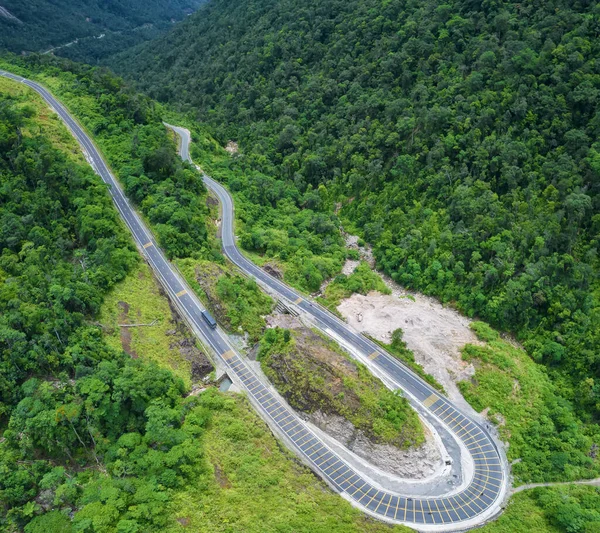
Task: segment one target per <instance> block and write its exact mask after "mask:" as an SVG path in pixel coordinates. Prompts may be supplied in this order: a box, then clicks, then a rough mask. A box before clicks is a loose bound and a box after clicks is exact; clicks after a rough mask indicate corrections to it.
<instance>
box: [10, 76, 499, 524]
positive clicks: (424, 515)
mask: <svg viewBox="0 0 600 533" xmlns="http://www.w3.org/2000/svg"><path fill="white" fill-rule="evenodd" d="M0 76H4V77H8V78H11V79H13V80H15V81H17V82H20V83H23V84H25V85H27V86H28V87H30V88H32V89H33V90H35V91H36V92H37V93H39V94H40V95H41V96H42V97H43V98H44V100H45V101H46V102H47V103H48V104H49V105H50V107H52V108H53V109H54V110H55V111H56V113H57V114H58V115H59V116H60V118H61V119H62V120H63V121H64V122H65V124H66V125H67V127H68V128H69V129H70V130H71V132H72V134H73V135H74V137H75V138H76V139H77V141H78V142H79V144H80V145H81V147H82V149H83V151H84V153H85V155H86V157H87V159H88V161H89V163H90V165H91V166H92V167H93V169H94V170H95V171H96V173H97V174H98V175H99V176H100V177H101V178H102V180H103V181H104V182H105V183H106V184H107V185H108V186H109V190H110V194H111V196H112V199H113V201H114V203H115V206H116V207H117V209H118V211H119V213H120V215H121V217H122V219H123V221H124V222H125V224H126V225H127V227H128V228H129V230H130V231H131V233H132V235H133V237H134V240H135V242H136V244H137V245H138V247H139V249H140V250H141V252H142V253H143V254H144V256H145V257H146V259H147V260H148V262H149V263H150V265H151V267H152V269H153V271H154V273H155V275H156V276H157V278H158V279H159V281H160V282H161V284H162V285H163V287H164V288H165V290H166V291H167V293H168V294H169V296H170V298H171V299H173V301H175V302H176V305H177V307H178V308H179V309H180V311H181V312H182V313H184V314H185V318H186V320H187V322H188V323H189V324H190V326H191V327H192V329H193V331H194V333H195V334H196V335H197V336H198V337H199V338H200V339H201V340H202V341H203V342H205V343H206V344H207V345H209V346H210V347H211V349H212V350H213V351H214V352H215V354H216V355H217V357H219V358H220V360H221V361H222V362H223V363H224V365H225V366H226V367H227V368H228V370H229V372H230V374H231V377H232V378H233V379H234V380H235V381H236V382H237V383H238V384H239V385H241V386H242V387H243V388H244V389H245V390H246V392H247V394H248V397H249V399H250V400H251V402H252V404H253V405H254V406H255V408H256V409H257V411H258V412H259V414H260V415H261V416H262V417H263V418H264V419H265V420H266V421H267V422H268V423H269V425H270V427H271V428H273V429H274V430H276V433H278V434H279V435H280V436H282V437H283V438H284V439H285V440H286V442H287V443H288V445H290V446H291V447H292V449H293V450H294V451H295V453H297V454H298V455H299V456H300V457H301V458H302V459H303V460H304V461H305V462H306V463H307V464H309V465H310V466H311V468H312V469H313V470H314V471H315V472H317V473H318V474H319V475H320V476H321V477H322V478H323V479H324V480H325V481H326V482H327V483H328V484H329V485H330V486H331V487H333V488H334V489H335V490H337V491H338V492H339V493H340V494H342V496H344V497H345V498H346V499H348V500H349V501H350V502H352V503H353V505H355V506H357V507H358V508H360V509H361V510H363V511H364V512H366V513H368V514H370V515H373V516H376V517H378V518H380V519H382V520H385V521H388V522H394V523H403V524H406V525H408V526H411V527H416V528H417V529H419V530H422V531H426V530H427V531H453V530H458V529H464V528H466V527H472V526H475V525H478V524H481V523H482V522H484V521H485V520H487V519H489V518H490V517H492V516H494V515H495V514H497V513H498V512H499V510H500V504H501V502H502V500H503V498H504V495H505V493H506V490H507V485H508V476H507V471H508V467H507V466H506V463H505V461H504V458H503V456H502V454H501V452H500V450H499V449H498V448H497V446H496V444H495V442H494V441H493V439H492V438H491V436H490V435H489V434H488V433H487V431H486V430H485V429H484V428H483V427H481V426H480V425H479V424H478V423H477V422H475V421H474V420H472V419H470V418H469V417H468V416H466V415H465V414H463V413H462V412H461V411H460V410H459V409H458V408H456V407H455V406H454V405H453V404H452V403H451V402H450V401H449V400H447V399H446V398H444V397H443V396H441V395H440V394H439V393H438V392H436V391H435V390H434V389H433V388H432V387H430V386H429V385H428V384H427V383H425V382H424V381H423V380H421V379H420V378H419V377H417V376H416V375H414V374H413V373H412V372H411V371H410V370H409V369H408V368H406V367H404V366H403V365H402V364H401V363H399V362H398V361H397V360H395V359H394V358H392V357H391V356H390V355H389V354H387V353H386V352H385V351H384V350H382V349H381V348H379V346H377V345H376V344H375V343H373V342H371V341H370V340H369V339H366V338H365V337H363V336H362V335H360V334H358V333H356V332H355V331H353V330H352V329H350V327H349V326H348V325H347V324H345V323H344V322H342V321H341V320H339V319H338V318H336V317H334V316H333V315H332V314H331V313H329V312H328V311H326V310H325V309H323V308H321V307H320V306H318V305H317V304H315V303H313V302H312V301H310V300H308V299H307V298H306V297H305V296H302V295H300V294H299V293H297V292H295V291H294V290H292V289H291V288H290V287H288V286H287V285H285V284H283V283H281V282H280V281H278V280H276V279H275V278H272V277H271V276H269V275H268V274H266V273H265V272H264V271H263V270H262V269H260V268H259V267H257V266H256V265H254V263H252V262H250V261H249V260H247V259H246V258H245V257H244V256H243V255H242V254H241V253H240V252H239V250H238V249H237V247H236V245H235V237H234V232H233V217H234V210H233V202H232V199H231V197H230V195H229V193H228V192H227V191H226V190H225V189H224V188H223V187H222V186H221V185H220V184H218V183H217V182H215V181H214V180H212V179H211V178H209V177H208V176H204V180H205V182H206V184H207V186H208V187H209V188H210V189H211V190H212V191H213V192H214V193H215V194H216V195H217V196H218V198H219V200H220V201H221V203H222V209H223V221H222V234H223V249H224V251H225V254H226V255H227V257H228V258H229V259H230V260H231V261H232V262H233V263H234V264H236V265H237V266H238V267H239V268H240V269H241V270H242V271H244V272H245V273H246V274H248V275H250V276H252V277H254V278H255V279H256V280H257V281H258V282H259V283H261V284H262V285H263V286H265V287H268V288H270V289H271V290H273V291H275V292H276V293H277V294H278V295H280V296H281V297H282V298H283V299H285V300H286V301H287V302H289V303H290V305H294V306H296V307H297V308H298V309H300V310H301V311H303V312H305V313H307V314H309V315H311V316H312V318H313V319H314V320H315V322H316V323H317V324H318V325H319V327H321V329H322V330H323V331H324V332H326V333H328V334H329V335H337V336H339V338H341V339H343V340H344V341H345V342H346V343H349V344H350V345H351V346H352V347H353V349H355V350H357V351H358V352H360V353H362V354H364V355H365V356H366V357H367V358H368V360H369V361H370V362H371V363H372V364H373V365H375V366H376V368H377V369H378V370H379V371H380V372H381V373H383V374H385V375H386V376H387V377H389V379H390V380H392V381H393V382H394V384H396V385H397V386H398V388H401V389H402V390H403V391H404V392H405V393H407V394H408V395H409V396H410V397H411V398H412V399H413V405H415V402H416V404H417V407H418V408H419V410H420V411H421V412H426V413H427V414H428V415H429V416H431V417H432V418H435V419H436V420H437V421H439V423H440V424H441V425H443V426H444V427H445V428H446V429H447V430H448V431H449V432H450V433H452V435H453V437H454V438H456V439H458V440H459V441H461V443H462V445H463V447H464V449H465V450H467V451H468V453H469V455H470V456H471V460H472V463H473V465H474V468H473V472H472V475H471V476H470V477H469V479H468V480H467V481H468V482H467V483H466V486H465V487H464V488H462V489H461V490H459V491H455V492H450V491H451V490H452V488H451V487H450V488H449V489H448V492H446V495H438V496H429V497H427V496H419V497H416V496H415V497H411V496H410V495H402V494H398V493H395V492H392V491H389V490H386V489H384V488H382V487H381V486H379V485H377V484H376V483H375V482H373V481H371V480H370V479H368V478H366V477H365V476H363V475H362V474H360V473H358V472H357V471H356V470H355V469H354V468H353V467H352V466H351V465H350V464H348V463H347V462H346V461H345V460H343V459H342V458H341V457H340V456H339V455H338V454H337V453H336V452H335V451H334V450H333V449H332V448H331V447H329V446H328V445H327V444H325V442H324V441H323V440H321V438H320V437H319V436H318V435H317V434H316V433H315V432H314V431H313V430H312V429H311V428H310V427H309V426H307V425H306V424H305V423H304V422H303V421H302V420H301V419H300V418H299V417H298V416H297V415H296V413H295V412H294V411H293V410H292V409H291V408H290V407H289V406H288V405H287V404H286V403H284V402H283V401H282V400H281V399H280V398H279V397H278V396H276V395H275V394H273V393H272V392H271V391H270V390H269V388H268V386H266V385H265V384H264V383H262V381H261V379H260V378H259V377H258V376H257V375H256V374H255V373H254V372H253V371H252V369H251V368H250V367H249V366H248V365H247V364H246V362H245V360H244V359H243V358H242V357H241V355H240V354H239V353H237V351H236V350H235V349H234V348H233V347H232V345H231V344H230V342H229V340H228V337H227V335H226V334H225V333H224V332H223V331H222V330H221V329H220V328H216V329H212V328H211V327H210V326H209V325H208V324H207V323H206V322H205V321H204V320H203V318H202V311H204V307H203V306H202V304H201V303H200V302H199V300H198V299H197V298H196V297H195V295H194V294H193V292H192V291H191V289H190V288H189V287H188V286H187V284H186V283H185V282H184V281H183V279H182V278H181V277H180V276H179V274H178V273H177V271H176V269H174V267H173V266H172V265H171V264H170V263H169V261H168V260H167V259H166V257H165V255H164V254H163V252H162V250H160V248H159V247H158V245H157V243H156V241H155V240H154V238H153V236H152V234H151V232H150V231H149V230H148V228H147V227H146V226H145V224H144V223H143V222H142V220H141V219H140V218H139V217H138V215H137V213H136V212H135V210H134V209H133V207H132V206H131V204H130V203H129V201H128V200H127V198H126V197H125V195H124V194H123V191H122V190H121V187H120V185H119V184H118V182H117V181H116V179H115V178H114V176H113V175H112V173H111V172H110V170H109V169H108V166H107V165H106V163H105V162H104V160H103V158H102V156H101V155H100V153H99V151H98V150H97V149H96V147H95V146H94V143H93V142H92V140H91V139H90V138H89V136H88V135H87V134H86V133H85V131H84V130H83V129H82V127H81V126H80V125H79V124H78V123H77V122H76V121H75V120H74V119H73V117H72V116H71V115H70V114H69V112H68V111H67V110H66V109H65V107H63V106H62V104H61V103H60V102H59V101H58V100H56V98H54V97H53V96H52V94H51V93H50V92H49V91H48V90H47V89H45V88H44V87H43V86H41V85H40V84H38V83H35V82H33V81H30V80H27V79H25V78H22V77H21V76H16V75H14V74H11V73H9V72H5V71H2V70H0ZM173 129H175V130H176V131H177V133H179V134H180V136H181V138H182V146H181V155H182V157H183V158H184V159H186V160H188V161H190V162H191V160H190V158H189V132H187V130H184V129H182V128H174V127H173Z"/></svg>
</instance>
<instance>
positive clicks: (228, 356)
mask: <svg viewBox="0 0 600 533" xmlns="http://www.w3.org/2000/svg"><path fill="white" fill-rule="evenodd" d="M221 357H222V358H223V359H225V361H230V360H231V359H233V358H234V357H235V352H234V351H233V350H227V351H226V352H223V353H222V354H221Z"/></svg>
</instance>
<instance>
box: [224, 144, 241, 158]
mask: <svg viewBox="0 0 600 533" xmlns="http://www.w3.org/2000/svg"><path fill="white" fill-rule="evenodd" d="M225 151H226V152H228V153H229V155H237V154H239V153H240V147H239V146H238V143H236V142H234V141H229V142H228V143H227V146H225Z"/></svg>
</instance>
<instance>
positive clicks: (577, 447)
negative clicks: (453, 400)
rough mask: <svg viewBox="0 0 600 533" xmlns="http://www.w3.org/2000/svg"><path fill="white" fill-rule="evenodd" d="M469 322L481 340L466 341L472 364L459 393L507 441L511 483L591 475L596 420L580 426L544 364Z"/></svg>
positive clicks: (599, 433) (595, 463) (595, 465)
mask: <svg viewBox="0 0 600 533" xmlns="http://www.w3.org/2000/svg"><path fill="white" fill-rule="evenodd" d="M472 328H473V329H474V330H475V332H476V333H477V335H478V337H479V339H480V340H482V341H485V342H486V345H484V346H474V345H467V346H466V347H465V348H464V350H463V359H465V360H467V361H471V362H472V363H473V364H474V365H475V368H476V372H475V375H474V377H473V379H472V380H470V381H464V382H461V383H459V387H460V389H461V391H462V393H463V395H464V397H465V399H466V400H467V401H468V402H469V403H470V404H471V405H472V406H473V407H474V408H475V409H477V410H478V411H482V410H483V409H486V408H489V412H488V417H489V418H490V419H491V420H492V421H495V422H496V423H497V424H498V429H499V432H500V435H501V436H502V438H503V439H504V440H506V441H508V442H510V447H509V448H508V451H507V454H508V458H509V460H511V461H514V460H516V459H519V461H518V462H516V464H514V466H513V475H514V476H515V481H516V482H517V483H525V482H530V481H534V482H539V481H563V480H574V479H579V478H593V477H596V476H597V475H598V473H599V472H600V459H598V458H596V459H593V456H594V453H593V450H594V445H597V443H598V442H600V428H599V427H598V426H593V425H589V426H584V425H583V424H582V423H581V422H580V421H579V420H578V419H577V418H576V416H575V414H574V411H573V407H572V405H571V404H569V403H568V402H566V401H565V400H562V399H561V398H560V395H559V394H558V391H557V388H556V385H555V384H554V383H553V382H552V381H551V380H550V378H549V377H548V374H547V372H546V369H545V368H544V367H543V366H542V365H539V364H536V363H535V362H534V361H532V360H531V358H530V357H529V356H528V355H527V353H526V352H525V351H524V350H523V349H521V348H519V347H518V346H515V345H513V344H511V343H509V342H507V341H505V340H502V339H501V338H500V336H499V335H498V333H497V332H496V331H494V330H492V329H491V328H490V327H489V326H487V325H486V324H484V323H482V322H474V323H473V325H472Z"/></svg>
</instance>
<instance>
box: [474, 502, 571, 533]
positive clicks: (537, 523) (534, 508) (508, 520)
mask: <svg viewBox="0 0 600 533" xmlns="http://www.w3.org/2000/svg"><path fill="white" fill-rule="evenodd" d="M477 531H479V532H480V533H516V532H518V531H526V532H527V533H562V532H563V531H564V530H562V529H560V528H558V527H556V526H553V525H552V524H551V523H550V520H549V519H548V518H547V517H546V515H545V513H544V511H543V510H542V509H541V508H540V507H539V506H538V505H537V504H536V501H535V499H534V498H532V496H531V494H530V493H529V492H521V493H519V494H515V496H513V497H512V498H511V500H510V502H509V504H508V507H507V508H506V510H505V511H504V514H502V515H501V516H500V518H498V520H496V521H495V522H492V523H491V524H488V525H486V526H484V527H482V528H480V529H478V530H477Z"/></svg>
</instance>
